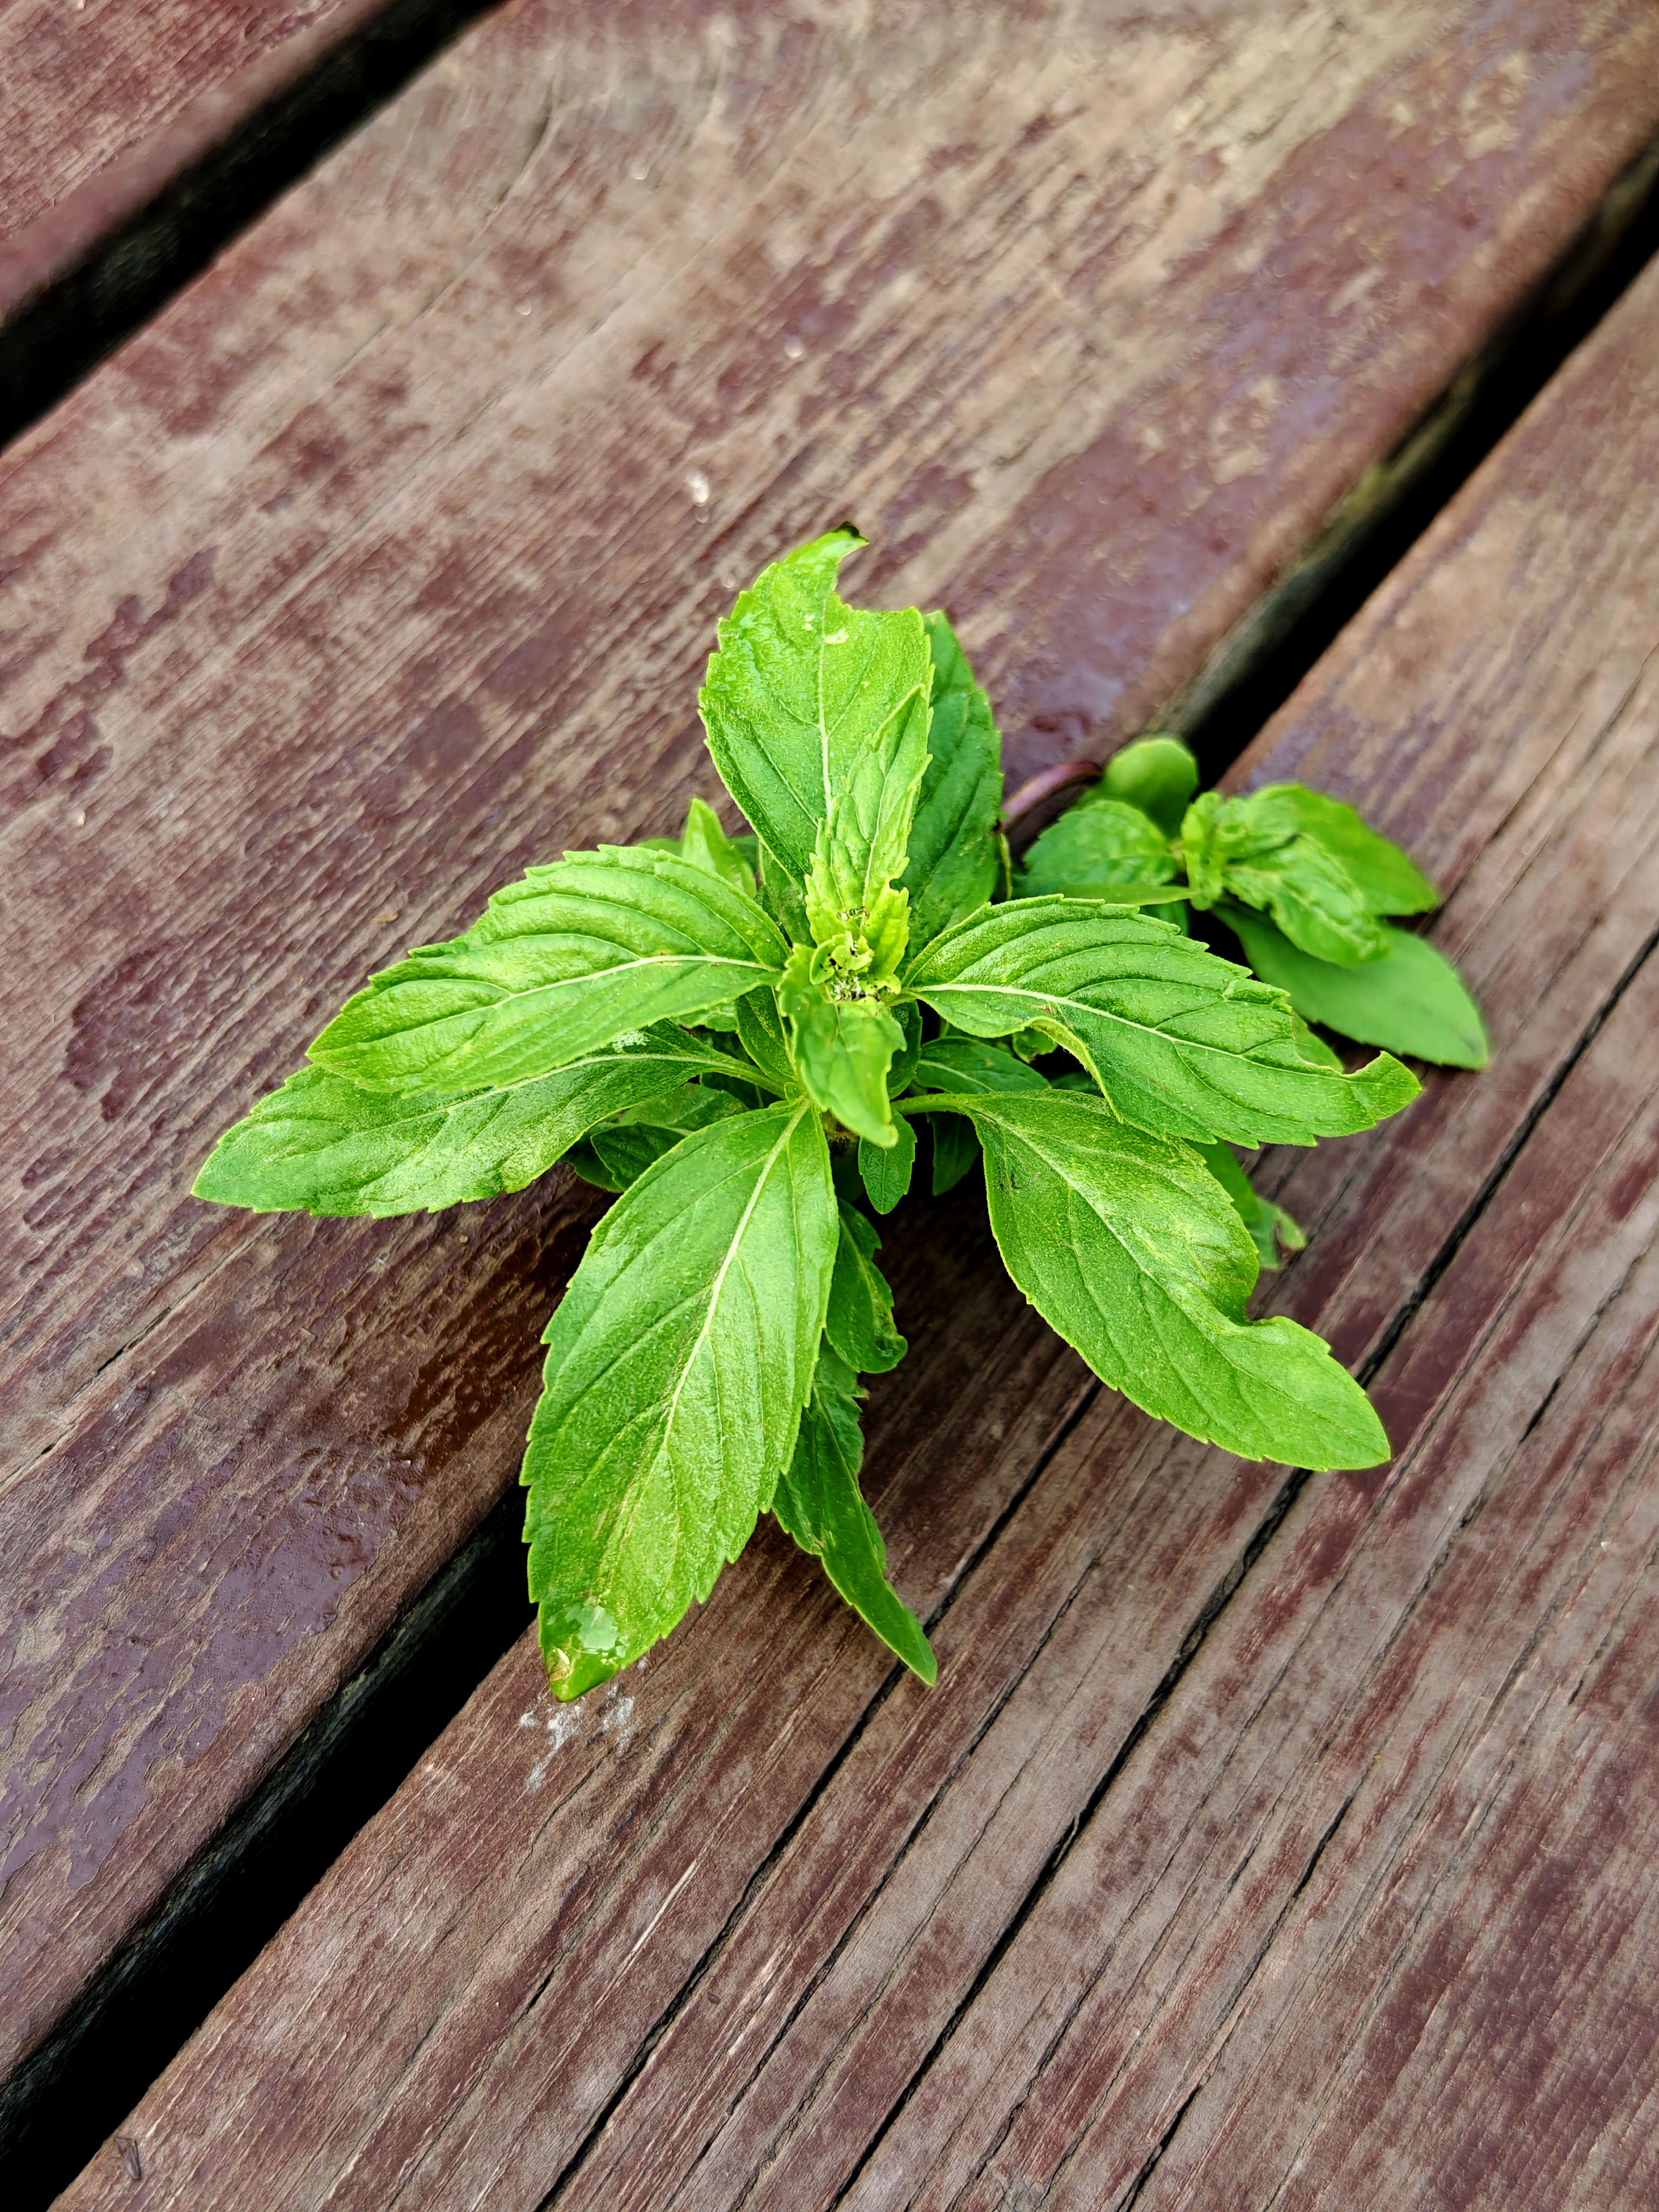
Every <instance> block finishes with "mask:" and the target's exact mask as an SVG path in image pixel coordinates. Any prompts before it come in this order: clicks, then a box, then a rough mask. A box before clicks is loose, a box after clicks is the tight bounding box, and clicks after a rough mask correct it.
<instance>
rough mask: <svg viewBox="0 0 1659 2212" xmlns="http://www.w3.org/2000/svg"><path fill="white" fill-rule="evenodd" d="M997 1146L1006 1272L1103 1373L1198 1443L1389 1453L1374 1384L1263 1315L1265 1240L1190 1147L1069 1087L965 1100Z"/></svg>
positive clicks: (989, 1178)
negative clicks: (1253, 1310)
mask: <svg viewBox="0 0 1659 2212" xmlns="http://www.w3.org/2000/svg"><path fill="white" fill-rule="evenodd" d="M949 1103H950V1107H951V1110H952V1111H953V1112H960V1113H965V1114H969V1115H971V1116H972V1117H973V1120H974V1121H975V1125H976V1127H978V1130H979V1133H980V1141H981V1144H982V1145H983V1146H984V1147H985V1188H986V1194H987V1200H988V1203H989V1206H990V1211H991V1226H992V1228H993V1230H994V1232H995V1235H996V1239H997V1243H998V1245H999V1246H1000V1249H1001V1252H1002V1256H1003V1259H1004V1261H1006V1265H1007V1268H1008V1272H1009V1273H1010V1274H1011V1275H1012V1277H1013V1279H1014V1281H1015V1282H1016V1283H1017V1284H1018V1286H1019V1288H1020V1289H1021V1290H1022V1291H1024V1293H1025V1295H1026V1297H1028V1298H1029V1299H1030V1302H1031V1304H1033V1305H1034V1306H1036V1309H1037V1310H1038V1312H1039V1313H1041V1314H1042V1316H1043V1318H1044V1319H1045V1320H1046V1321H1047V1322H1048V1324H1049V1326H1050V1327H1051V1328H1054V1329H1055V1330H1057V1331H1058V1333H1059V1334H1060V1335H1061V1336H1063V1337H1064V1338H1065V1339H1066V1342H1067V1343H1068V1344H1071V1345H1073V1346H1075V1347H1076V1348H1077V1350H1078V1351H1079V1352H1081V1353H1082V1354H1083V1357H1084V1358H1085V1359H1086V1360H1087V1361H1088V1363H1089V1364H1090V1365H1091V1367H1092V1368H1093V1369H1094V1370H1095V1372H1096V1374H1097V1375H1098V1376H1100V1378H1101V1380H1102V1381H1103V1382H1104V1383H1109V1384H1110V1385H1111V1386H1112V1388H1113V1389H1117V1390H1121V1391H1122V1392H1123V1394H1124V1395H1125V1396H1126V1397H1127V1398H1131V1399H1133V1401H1134V1402H1135V1404H1136V1405H1138V1406H1139V1407H1143V1408H1144V1409H1145V1410H1146V1412H1147V1413H1155V1414H1156V1415H1158V1418H1159V1419H1162V1420H1166V1421H1172V1422H1174V1424H1175V1425H1176V1427H1177V1428H1181V1429H1184V1430H1186V1431H1187V1433H1188V1435H1189V1436H1194V1437H1200V1439H1202V1440H1203V1441H1205V1442H1206V1443H1218V1444H1221V1445H1223V1446H1224V1447H1225V1449H1227V1450H1229V1451H1233V1452H1237V1453H1239V1454H1240V1455H1242V1456H1243V1457H1246V1458H1249V1459H1277V1460H1282V1461H1284V1462H1285V1463H1286V1464H1288V1465H1291V1466H1297V1467H1306V1468H1360V1467H1375V1466H1376V1465H1377V1464H1379V1462H1382V1461H1383V1460H1386V1459H1387V1458H1388V1456H1389V1443H1388V1438H1387V1437H1386V1436H1385V1435H1384V1434H1383V1426H1382V1424H1381V1423H1380V1422H1379V1421H1378V1419H1377V1418H1376V1413H1374V1412H1373V1411H1372V1409H1371V1407H1370V1403H1369V1401H1367V1399H1366V1397H1365V1394H1364V1391H1363V1390H1362V1389H1360V1388H1359V1385H1358V1383H1356V1382H1355V1381H1354V1380H1353V1378H1352V1376H1350V1375H1349V1374H1348V1373H1347V1372H1346V1370H1344V1369H1343V1368H1342V1367H1340V1366H1339V1365H1338V1364H1337V1362H1336V1361H1335V1360H1334V1358H1332V1357H1331V1354H1330V1351H1329V1348H1328V1346H1326V1345H1325V1344H1323V1343H1322V1342H1321V1340H1320V1339H1319V1338H1318V1337H1316V1336H1315V1335H1313V1334H1311V1333H1310V1331H1309V1330H1307V1329H1304V1328H1299V1327H1298V1326H1297V1323H1296V1322H1291V1321H1287V1320H1285V1319H1284V1318H1282V1317H1275V1318H1274V1319H1273V1320H1271V1321H1259V1322H1251V1321H1249V1320H1247V1318H1246V1316H1245V1300H1246V1298H1247V1297H1249V1291H1250V1289H1251V1287H1252V1285H1254V1283H1255V1279H1256V1272H1257V1261H1256V1255H1255V1248H1254V1246H1253V1244H1252V1243H1251V1240H1250V1237H1249V1234H1248V1233H1247V1231H1246V1230H1245V1228H1244V1225H1243V1223H1242V1222H1241V1221H1240V1219H1239V1218H1238V1215H1237V1212H1236V1211H1235V1209H1234V1207H1233V1206H1232V1204H1231V1200H1229V1199H1228V1197H1227V1195H1226V1194H1225V1191H1223V1190H1222V1189H1221V1188H1220V1186H1219V1185H1218V1183H1217V1182H1216V1180H1215V1178H1214V1176H1212V1175H1211V1173H1210V1171H1209V1170H1208V1169H1207V1168H1206V1166H1205V1164H1204V1163H1203V1161H1202V1160H1201V1159H1200V1158H1198V1156H1197V1155H1196V1154H1195V1153H1194V1152H1192V1151H1191V1150H1190V1149H1189V1148H1188V1146H1185V1145H1182V1144H1179V1143H1171V1142H1170V1141H1168V1140H1166V1139H1161V1138H1158V1137H1152V1136H1149V1135H1147V1134H1146V1132H1145V1131H1143V1130H1139V1129H1132V1128H1129V1127H1126V1126H1125V1124H1124V1123H1122V1122H1121V1121H1116V1120H1115V1119H1114V1117H1113V1116H1112V1115H1111V1114H1110V1113H1109V1110H1108V1109H1107V1108H1106V1107H1105V1106H1104V1105H1103V1103H1100V1102H1099V1101H1098V1100H1095V1099H1091V1098H1085V1097H1081V1096H1079V1094H1078V1093H1076V1092H1074V1091H1048V1093H1047V1094H1046V1095H1045V1096H1043V1097H1036V1096H1035V1095H1032V1096H1030V1097H1026V1096H1024V1095H1015V1094H1011V1093H998V1094H995V1095H992V1094H988V1093H984V1092H981V1093H979V1094H977V1095H969V1094H963V1095H961V1096H957V1097H951V1099H950V1101H949Z"/></svg>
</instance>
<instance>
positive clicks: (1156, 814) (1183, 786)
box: [1098, 731, 1198, 837]
mask: <svg viewBox="0 0 1659 2212" xmlns="http://www.w3.org/2000/svg"><path fill="white" fill-rule="evenodd" d="M1098 788H1099V790H1100V791H1101V792H1102V793H1103V795H1104V796H1105V797H1106V798H1108V799H1123V800H1125V801H1126V802H1127V804H1128V805H1131V806H1138V807H1139V809H1140V811H1141V812H1142V813H1143V814H1150V815H1151V816H1152V820H1153V821H1154V822H1156V823H1157V824H1158V828H1159V829H1161V830H1162V831H1163V832H1164V836H1166V837H1174V836H1177V835H1178V834H1179V832H1180V829H1181V817H1182V815H1183V814H1184V813H1185V812H1186V811H1187V803H1188V800H1189V799H1191V797H1192V795H1193V793H1194V792H1195V791H1196V790H1197V789H1198V763H1197V762H1196V761H1195V760H1194V758H1193V756H1192V754H1191V753H1190V752H1189V751H1188V749H1187V747H1186V746H1185V745H1184V744H1182V741H1181V739H1180V738H1177V737H1175V736H1173V735H1171V734H1170V732H1167V731H1164V732H1159V733H1158V735H1156V736H1153V737H1150V738H1136V739H1135V741H1134V743H1133V744H1130V745H1125V746H1123V747H1122V748H1121V750H1119V751H1117V752H1115V753H1114V754H1113V755H1112V757H1111V758H1110V760H1109V761H1108V762H1107V763H1106V773H1105V774H1104V775H1103V776H1102V777H1101V779H1100V783H1099V786H1098Z"/></svg>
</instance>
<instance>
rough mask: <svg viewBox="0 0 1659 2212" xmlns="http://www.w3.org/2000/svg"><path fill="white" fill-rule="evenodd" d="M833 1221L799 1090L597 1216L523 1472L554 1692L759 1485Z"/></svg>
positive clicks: (634, 1633) (686, 1593) (818, 1302)
mask: <svg viewBox="0 0 1659 2212" xmlns="http://www.w3.org/2000/svg"><path fill="white" fill-rule="evenodd" d="M839 1235H840V1226H839V1222H838V1219H837V1216H836V1201H835V1194H834V1192H833V1189H832V1188H831V1185H830V1180H829V1148H828V1146H826V1144H825V1142H824V1136H823V1126H822V1124H821V1123H820V1122H819V1121H818V1118H817V1115H816V1114H814V1113H813V1112H812V1110H811V1108H810V1106H808V1105H807V1103H806V1102H805V1100H800V1101H798V1102H795V1103H786V1104H783V1105H779V1106H771V1107H768V1108H766V1109H763V1111H761V1112H759V1113H752V1114H740V1115H735V1116H734V1117H733V1118H732V1120H730V1121H719V1122H716V1123H715V1124H714V1127H711V1128H708V1129H701V1130H698V1131H696V1133H694V1134H692V1135H690V1136H689V1137H687V1138H685V1139H684V1140H683V1141H682V1142H681V1143H680V1144H678V1145H677V1146H675V1147H674V1149H673V1151H672V1152H669V1153H667V1154H666V1155H665V1157H664V1158H661V1159H659V1161H658V1162H657V1163H656V1164H655V1166H654V1167H652V1168H649V1169H647V1171H646V1173H645V1174H644V1175H642V1176H641V1177H640V1180H639V1181H638V1182H636V1183H635V1184H634V1185H633V1186H632V1188H630V1189H629V1190H628V1191H627V1192H626V1193H624V1194H623V1197H622V1198H620V1199H619V1200H617V1204H616V1205H615V1206H612V1207H611V1211H610V1212H609V1213H608V1214H606V1216H605V1219H604V1220H603V1221H602V1222H601V1223H600V1224H599V1227H598V1229H597V1230H595V1231H594V1233H593V1237H592V1242H591V1243H589V1245H588V1248H587V1252H586V1256H585V1258H584V1259H583V1261H582V1263H581V1265H580V1267H578V1268H577V1270H576V1273H575V1274H574V1276H573V1277H572V1279H571V1282H570V1287H569V1289H568V1291H566V1292H565V1295H564V1298H563V1301H562V1304H560V1306H559V1308H558V1310H557V1311H556V1313H555V1314H554V1316H553V1318H552V1320H551V1322H550V1323H549V1325H548V1328H547V1333H546V1342H547V1345H548V1347H549V1348H548V1355H547V1366H546V1372H545V1378H544V1389H543V1393H542V1398H541V1402H540V1403H539V1405H538V1407H537V1408H536V1413H535V1418H534V1419H533V1420H532V1423H531V1428H530V1444H529V1449H528V1450H527V1451H526V1455H525V1463H524V1473H523V1477H522V1480H524V1481H525V1482H526V1483H527V1484H528V1486H529V1488H530V1498H529V1507H528V1512H527V1515H526V1538H527V1540H528V1541H529V1544H530V1592H531V1595H532V1597H533V1598H534V1599H535V1600H536V1601H537V1602H538V1606H539V1607H540V1611H541V1643H542V1650H543V1653H544V1656H545V1658H546V1661H547V1667H548V1678H549V1680H550V1683H551V1685H552V1687H553V1690H554V1693H555V1695H556V1696H558V1697H560V1698H567V1699H568V1698H575V1697H580V1695H581V1693H582V1692H583V1691H584V1690H586V1689H589V1688H591V1687H592V1685H593V1684H594V1683H595V1682H599V1681H603V1680H605V1677H606V1676H607V1675H610V1674H615V1673H616V1672H617V1669H618V1668H622V1667H625V1666H628V1665H629V1663H630V1662H632V1661H634V1660H635V1659H637V1658H638V1657H639V1656H640V1654H641V1652H642V1651H644V1650H647V1648H648V1647H649V1646H650V1645H651V1644H654V1643H655V1642H656V1641H657V1640H658V1639H659V1638H661V1637H664V1636H666V1635H667V1634H668V1632H669V1631H670V1630H671V1628H672V1627H673V1626H674V1625H675V1623H676V1622H677V1621H678V1620H679V1618H680V1616H681V1615H682V1614H683V1613H684V1611H685V1609H686V1607H687V1606H689V1605H690V1603H691V1602H692V1601H693V1600H694V1599H696V1600H701V1599H703V1598H706V1597H707V1596H708V1593H709V1591H710V1589H712V1588H713V1587H714V1578H715V1577H716V1576H717V1575H718V1574H719V1572H720V1567H721V1565H722V1563H723V1562H724V1561H726V1560H727V1559H736V1557H737V1556H738V1553H739V1552H740V1551H741V1550H742V1549H743V1547H744V1544H745V1543H746V1542H747V1541H748V1540H749V1537H750V1533H751V1532H752V1530H753V1528H754V1526H755V1522H756V1520H757V1516H759V1515H760V1514H761V1513H762V1512H763V1511H764V1510H766V1509H767V1508H768V1507H769V1505H770V1504H771V1503H772V1498H773V1493H774V1491H775V1487H776V1485H777V1482H778V1480H779V1478H780V1477H781V1475H782V1474H784V1472H785V1471H786V1470H787V1468H788V1466H789V1463H790V1461H791V1459H792V1457H793V1453H794V1449H795V1439H796V1437H797V1434H798V1432H799V1424H800V1414H801V1409H802V1407H804V1406H805V1402H806V1400H807V1397H808V1395H809V1394H810V1392H811V1380H812V1373H813V1369H814V1366H815V1364H816V1362H817V1351H818V1340H819V1337H820V1335H821V1334H822V1331H823V1318H824V1312H825V1309H826V1307H827V1305H828V1303H829V1282H830V1274H831V1270H832V1268H833V1267H834V1265H835V1257H836V1247H837V1243H838V1240H839Z"/></svg>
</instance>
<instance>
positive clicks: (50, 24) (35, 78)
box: [0, 0, 386, 317]
mask: <svg viewBox="0 0 1659 2212" xmlns="http://www.w3.org/2000/svg"><path fill="white" fill-rule="evenodd" d="M385 4H386V0H286V4H284V5H283V7H282V8H280V9H273V8H269V7H259V6H257V5H255V4H253V0H231V4H228V5H227V4H225V0H216V4H215V5H214V6H212V7H210V8H201V7H192V6H189V5H181V4H179V0H143V4H141V5H138V6H136V7H135V6H121V7H117V6H111V5H109V4H108V3H107V0H15V4H14V5H12V6H10V7H9V8H7V9H5V10H4V12H3V14H0V80H3V82H4V83H5V86H6V89H7V94H8V100H7V110H6V113H7V129H6V133H5V143H4V145H3V148H0V317H3V316H5V315H9V314H10V313H12V312H13V311H14V310H15V308H16V307H19V306H21V303H22V302H23V301H25V300H27V298H28V297H29V295H31V294H32V293H34V292H37V291H39V290H40V288H41V286H42V285H44V284H47V283H51V282H52V279H53V278H54V277H56V276H62V275H63V274H64V271H65V270H68V269H70V268H72V267H73V266H74V265H75V264H76V263H77V262H78V261H80V260H82V258H84V256H85V255H86V254H87V253H88V252H89V251H90V250H91V249H92V248H93V247H94V246H97V245H98V244H99V243H100V240H103V239H105V238H106V237H107V236H108V235H109V234H111V232H112V231H113V230H115V229H116V228H118V227H119V225H120V224H122V223H123V222H125V221H127V220H128V219H130V218H131V216H134V215H136V214H137V212H138V211H139V210H140V209H142V208H143V207H145V206H146V205H148V204H149V202H150V201H151V200H153V199H154V198H155V196H156V194H157V193H158V192H160V191H162V190H163V189H164V188H165V187H166V186H167V185H170V184H172V183H173V182H174V181H175V180H176V179H178V178H179V176H181V175H182V174H183V173H185V171H186V170H188V169H190V168H191V167H193V165H194V164H195V163H197V161H200V160H201V159H202V158H203V156H204V155H205V154H207V153H209V152H210V151H211V150H212V149H214V148H215V147H216V146H218V145H220V144H222V143H223V142H224V140H225V139H226V138H228V137H229V136H231V134H232V133H233V132H234V131H235V130H236V128H237V127H238V125H242V124H245V123H246V121H247V119H248V118H249V117H250V116H251V115H252V113H253V112H255V110H256V109H258V107H259V106H262V105H263V104H264V102H265V101H266V100H270V98H272V97H273V95H275V94H276V93H278V92H281V91H283V90H285V89H286V88H288V87H289V86H290V85H291V84H293V83H294V82H295V79H296V78H297V77H299V76H301V74H302V73H303V72H304V71H305V70H307V69H309V68H311V67H313V65H314V64H315V63H316V62H317V61H318V60H319V58H321V57H322V56H323V55H325V53H326V52H328V51H329V49H330V48H331V47H332V46H337V45H338V44H339V43H340V42H341V41H342V40H343V39H345V38H346V37H348V36H349V34H350V33H351V32H352V31H354V30H355V29H356V28H358V27H360V26H361V25H362V24H364V23H366V22H368V21H372V19H373V18H374V16H375V15H377V14H379V13H380V12H381V11H382V9H384V7H385Z"/></svg>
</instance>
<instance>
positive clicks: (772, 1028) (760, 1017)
mask: <svg viewBox="0 0 1659 2212" xmlns="http://www.w3.org/2000/svg"><path fill="white" fill-rule="evenodd" d="M737 1017H738V1042H739V1043H740V1044H741V1045H742V1047H743V1048H744V1051H745V1052H746V1053H747V1054H748V1055H749V1057H750V1060H753V1061H754V1063H755V1065H756V1066H757V1068H759V1070H760V1072H761V1073H762V1074H763V1076H764V1077H765V1078H766V1079H767V1081H768V1082H769V1084H771V1085H772V1086H773V1088H774V1089H775V1090H777V1091H793V1089H794V1087H795V1085H796V1082H797V1081H798V1078H797V1076H796V1074H795V1067H794V1062H793V1060H791V1059H790V1057H789V1043H788V1040H787V1037H786V1036H785V1035H784V1027H783V1016H782V1015H781V1013H780V1012H778V996H777V993H776V992H775V991H768V990H759V991H749V992H745V993H744V996H743V997H742V998H741V999H739V1000H738V1005H737Z"/></svg>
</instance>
